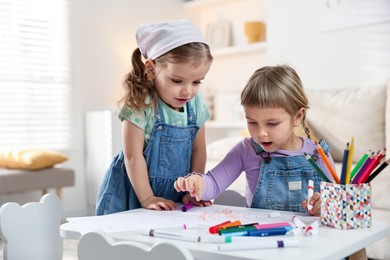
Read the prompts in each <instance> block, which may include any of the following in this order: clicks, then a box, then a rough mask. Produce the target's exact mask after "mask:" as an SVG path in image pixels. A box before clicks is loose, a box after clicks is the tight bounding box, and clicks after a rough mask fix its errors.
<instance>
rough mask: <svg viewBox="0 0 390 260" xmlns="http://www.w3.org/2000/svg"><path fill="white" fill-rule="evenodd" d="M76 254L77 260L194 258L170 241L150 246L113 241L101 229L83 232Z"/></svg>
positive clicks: (177, 259)
mask: <svg viewBox="0 0 390 260" xmlns="http://www.w3.org/2000/svg"><path fill="white" fill-rule="evenodd" d="M77 255H78V259H79V260H107V259H110V260H124V259H137V260H138V259H143V260H155V259H175V260H193V259H194V258H193V256H192V255H191V253H190V252H189V251H188V249H186V248H179V247H178V246H176V245H175V244H173V243H171V242H159V243H156V244H155V245H153V246H152V247H150V246H147V245H145V244H143V243H140V242H135V241H121V242H115V241H114V240H113V239H112V238H111V237H110V236H109V234H107V233H105V232H102V231H93V232H89V233H86V234H84V235H83V236H82V237H81V239H80V241H79V245H78V248H77Z"/></svg>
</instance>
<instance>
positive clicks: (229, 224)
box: [219, 220, 241, 229]
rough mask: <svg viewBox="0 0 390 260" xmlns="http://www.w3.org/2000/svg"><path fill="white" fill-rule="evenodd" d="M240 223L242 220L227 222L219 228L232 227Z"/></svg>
mask: <svg viewBox="0 0 390 260" xmlns="http://www.w3.org/2000/svg"><path fill="white" fill-rule="evenodd" d="M240 225H241V221H239V220H236V221H233V222H231V223H227V224H225V225H222V226H220V227H219V229H226V228H230V227H238V226H240Z"/></svg>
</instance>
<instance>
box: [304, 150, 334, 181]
mask: <svg viewBox="0 0 390 260" xmlns="http://www.w3.org/2000/svg"><path fill="white" fill-rule="evenodd" d="M305 158H306V160H308V161H309V163H310V164H311V165H312V166H313V168H314V169H315V170H316V171H317V173H318V174H319V175H320V176H321V178H322V180H323V181H325V182H330V180H329V179H328V177H327V176H326V175H325V173H324V172H323V171H322V170H321V168H320V166H318V164H317V163H316V162H315V161H314V159H313V158H312V157H311V156H310V155H309V154H307V153H305Z"/></svg>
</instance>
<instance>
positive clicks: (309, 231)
mask: <svg viewBox="0 0 390 260" xmlns="http://www.w3.org/2000/svg"><path fill="white" fill-rule="evenodd" d="M319 226H320V221H319V220H316V221H314V222H313V223H311V224H310V225H309V226H308V227H307V228H306V230H305V231H306V236H308V237H311V236H315V235H317V234H318V233H319Z"/></svg>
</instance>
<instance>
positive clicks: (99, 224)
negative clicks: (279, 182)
mask: <svg viewBox="0 0 390 260" xmlns="http://www.w3.org/2000/svg"><path fill="white" fill-rule="evenodd" d="M273 212H274V211H258V210H251V209H248V208H242V209H240V208H233V209H232V208H230V207H226V206H210V207H193V208H192V209H191V210H189V211H187V212H182V211H181V210H180V207H179V209H178V210H174V211H155V210H131V211H125V212H120V213H115V214H110V215H104V216H90V217H76V218H67V220H68V221H69V222H70V223H71V224H72V225H74V226H75V227H76V228H77V229H78V230H79V231H80V232H81V233H82V234H84V233H86V232H89V231H95V230H102V231H104V232H107V233H114V232H123V231H138V230H139V229H156V228H170V227H182V226H183V225H184V224H185V225H188V226H196V225H199V226H213V225H216V224H219V223H221V222H224V221H227V220H230V221H235V220H240V221H241V223H242V224H246V223H254V222H257V223H272V222H283V221H288V222H291V216H292V213H291V212H283V211H280V212H279V213H280V214H271V213H273ZM274 215H276V216H274ZM296 215H299V216H300V219H301V220H302V221H304V222H307V223H311V222H312V221H314V220H316V219H318V218H316V217H309V216H307V215H303V214H296Z"/></svg>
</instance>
